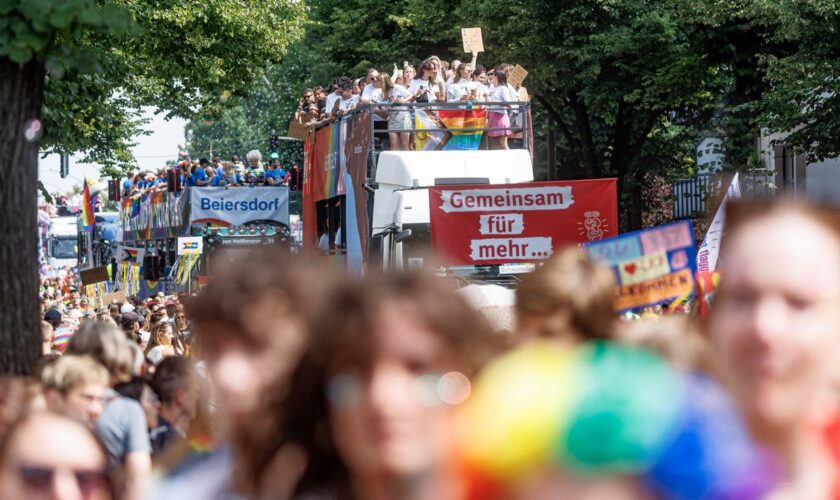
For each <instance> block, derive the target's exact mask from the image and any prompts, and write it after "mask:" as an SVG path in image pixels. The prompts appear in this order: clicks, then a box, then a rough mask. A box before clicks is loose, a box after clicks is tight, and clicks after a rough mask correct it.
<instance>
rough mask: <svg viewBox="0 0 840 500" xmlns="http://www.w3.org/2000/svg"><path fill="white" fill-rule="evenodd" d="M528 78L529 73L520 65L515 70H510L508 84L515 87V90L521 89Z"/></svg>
mask: <svg viewBox="0 0 840 500" xmlns="http://www.w3.org/2000/svg"><path fill="white" fill-rule="evenodd" d="M527 77H528V71H527V70H526V69H525V68H523V67H522V66H520V65H518V64H517V65H516V66H514V67H513V69H511V70H510V73H509V74H508V83H509V84H511V85H513V86H514V88H516V87H519V86H521V85H522V82H524V81H525V78H527Z"/></svg>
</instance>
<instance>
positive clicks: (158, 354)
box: [144, 322, 183, 366]
mask: <svg viewBox="0 0 840 500" xmlns="http://www.w3.org/2000/svg"><path fill="white" fill-rule="evenodd" d="M173 333H174V332H173V330H172V325H170V324H169V323H165V322H162V323H158V324H156V325H155V326H153V327H152V332H151V335H150V336H149V343H148V344H147V345H146V350H145V352H144V354H145V355H146V359H148V360H149V363H151V364H153V365H155V366H157V365H158V364H160V362H161V361H163V358H166V357H169V356H175V355H176V354H178V353H177V351H176V343H177V341H176V340H175V335H174V334H173ZM182 352H183V351H182Z"/></svg>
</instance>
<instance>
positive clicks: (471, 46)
mask: <svg viewBox="0 0 840 500" xmlns="http://www.w3.org/2000/svg"><path fill="white" fill-rule="evenodd" d="M461 39H462V40H463V41H464V52H467V53H473V52H484V41H483V40H482V39H481V28H461Z"/></svg>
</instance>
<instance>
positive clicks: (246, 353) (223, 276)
mask: <svg viewBox="0 0 840 500" xmlns="http://www.w3.org/2000/svg"><path fill="white" fill-rule="evenodd" d="M325 267H326V266H324V264H323V262H317V261H311V260H307V259H305V258H303V257H300V256H292V255H289V254H288V252H282V251H279V250H275V249H259V250H254V251H252V252H250V253H249V254H248V255H247V256H243V257H240V258H238V259H237V260H235V261H234V262H232V263H231V264H230V265H228V266H226V267H225V268H224V269H223V270H222V271H221V272H220V273H219V274H218V275H217V276H214V277H213V281H212V282H211V283H210V284H209V285H208V286H207V287H206V288H205V289H203V290H202V291H201V293H199V294H198V295H197V296H196V297H195V298H193V299H192V300H191V301H190V302H189V304H188V306H187V315H188V317H190V318H191V320H192V325H193V336H194V337H195V339H194V341H195V342H196V343H198V348H199V351H200V357H201V359H203V360H204V361H206V362H207V367H208V373H209V375H210V377H211V379H212V381H213V384H214V389H215V390H216V391H217V394H218V397H219V406H220V416H221V417H222V419H223V420H224V421H225V422H224V423H226V424H230V425H234V426H236V425H239V424H242V425H247V418H248V416H249V415H250V413H251V412H252V411H253V410H254V409H255V408H256V407H257V406H258V403H259V401H260V399H261V398H263V397H264V396H265V392H266V389H267V387H268V386H269V385H270V384H272V383H274V382H276V381H277V380H282V379H285V377H286V376H287V375H288V373H289V372H290V371H291V369H292V368H293V367H294V365H295V363H296V362H297V360H298V357H299V355H300V353H301V351H302V349H303V346H304V342H305V339H306V336H307V329H308V320H309V316H310V313H311V311H312V310H313V309H314V308H315V307H316V306H317V305H318V304H319V303H320V301H321V300H322V299H321V295H322V292H323V290H324V288H325V286H327V285H326V284H328V283H331V282H334V281H335V280H336V279H337V278H336V277H332V276H330V277H327V270H326V269H325Z"/></svg>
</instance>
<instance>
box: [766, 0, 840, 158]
mask: <svg viewBox="0 0 840 500" xmlns="http://www.w3.org/2000/svg"><path fill="white" fill-rule="evenodd" d="M768 10H769V13H768V17H773V18H774V19H776V20H777V22H778V24H779V28H778V30H777V37H778V38H779V39H780V40H782V41H784V42H786V43H787V44H788V46H789V47H790V48H791V50H789V51H785V52H782V53H776V54H769V55H767V56H766V62H767V67H768V80H769V83H770V86H771V90H770V91H769V92H768V93H767V96H766V99H765V106H764V107H763V109H762V111H763V114H762V118H763V119H764V121H765V123H766V124H767V126H768V127H769V128H770V130H771V131H773V132H791V134H790V136H788V137H787V138H786V139H785V142H786V144H787V145H789V146H792V147H793V149H795V150H797V151H798V152H800V153H807V154H808V155H809V156H810V158H811V159H812V160H823V159H825V158H832V157H837V156H840V37H838V33H837V27H838V26H840V5H838V3H837V2H834V1H825V0H796V1H794V0H780V1H778V2H774V3H773V4H772V5H770V6H768Z"/></svg>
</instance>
